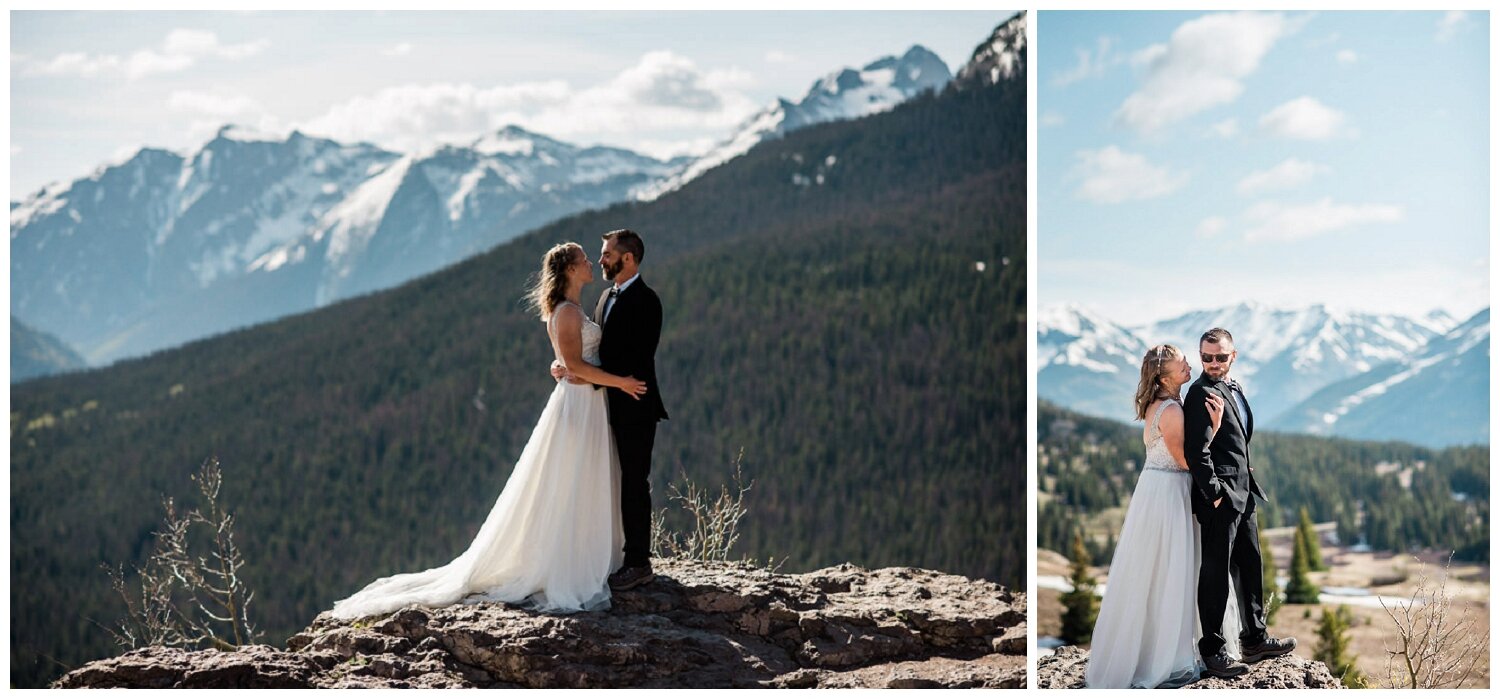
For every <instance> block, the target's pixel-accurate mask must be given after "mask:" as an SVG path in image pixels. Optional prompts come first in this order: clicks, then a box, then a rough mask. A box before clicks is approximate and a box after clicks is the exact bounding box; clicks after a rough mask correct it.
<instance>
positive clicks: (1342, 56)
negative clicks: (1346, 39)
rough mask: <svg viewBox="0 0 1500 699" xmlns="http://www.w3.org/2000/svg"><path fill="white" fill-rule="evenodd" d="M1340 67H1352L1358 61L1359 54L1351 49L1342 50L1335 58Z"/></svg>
mask: <svg viewBox="0 0 1500 699" xmlns="http://www.w3.org/2000/svg"><path fill="white" fill-rule="evenodd" d="M1335 57H1336V58H1337V59H1338V62H1339V63H1340V64H1341V65H1346V66H1347V65H1354V64H1355V63H1357V62H1358V61H1359V54H1357V53H1355V52H1354V51H1353V50H1351V49H1343V50H1341V51H1339V52H1338V54H1337V55H1336V56H1335Z"/></svg>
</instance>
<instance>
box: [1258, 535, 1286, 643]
mask: <svg viewBox="0 0 1500 699" xmlns="http://www.w3.org/2000/svg"><path fill="white" fill-rule="evenodd" d="M1255 516H1256V519H1258V520H1259V521H1258V522H1257V526H1256V528H1257V529H1258V530H1259V532H1260V552H1261V556H1260V560H1261V565H1260V572H1261V581H1260V588H1261V591H1262V593H1263V594H1264V598H1265V600H1266V624H1267V625H1270V624H1271V623H1273V622H1275V621H1276V612H1278V611H1280V610H1281V603H1282V595H1281V590H1279V589H1278V588H1277V587H1276V555H1275V552H1273V551H1272V550H1271V540H1270V539H1268V538H1266V519H1265V517H1264V516H1263V515H1262V513H1260V512H1256V513H1255Z"/></svg>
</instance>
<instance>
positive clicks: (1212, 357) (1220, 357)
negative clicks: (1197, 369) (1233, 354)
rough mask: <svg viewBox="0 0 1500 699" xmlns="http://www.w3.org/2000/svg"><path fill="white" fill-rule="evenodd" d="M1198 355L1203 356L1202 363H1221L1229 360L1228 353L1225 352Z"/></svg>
mask: <svg viewBox="0 0 1500 699" xmlns="http://www.w3.org/2000/svg"><path fill="white" fill-rule="evenodd" d="M1198 356H1200V357H1202V358H1203V363H1204V364H1210V363H1213V362H1218V363H1219V364H1223V363H1224V362H1227V361H1229V355H1227V354H1200V355H1198Z"/></svg>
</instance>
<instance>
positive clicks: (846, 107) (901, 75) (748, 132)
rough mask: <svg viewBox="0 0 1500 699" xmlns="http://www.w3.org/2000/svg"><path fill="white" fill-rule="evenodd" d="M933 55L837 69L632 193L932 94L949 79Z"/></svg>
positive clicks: (662, 187) (921, 52) (658, 191)
mask: <svg viewBox="0 0 1500 699" xmlns="http://www.w3.org/2000/svg"><path fill="white" fill-rule="evenodd" d="M952 77H953V76H952V73H950V72H949V70H948V66H947V64H945V63H943V61H942V59H940V58H938V56H937V54H934V53H933V52H931V51H929V50H927V49H926V48H923V47H922V46H912V47H911V48H910V49H908V50H907V51H906V53H904V54H902V55H901V56H900V57H899V58H898V57H895V56H885V57H882V58H878V59H876V60H874V61H871V62H870V63H868V64H866V65H865V67H864V68H862V69H860V70H855V69H853V68H842V69H840V70H836V71H833V72H831V73H828V74H827V75H825V76H823V77H822V78H819V79H817V80H815V81H814V82H813V84H812V86H811V87H809V88H808V89H807V93H806V94H804V95H803V96H802V99H801V100H799V101H797V102H792V101H790V100H787V99H784V98H778V99H776V100H775V101H773V102H772V103H771V104H769V105H767V106H766V107H765V108H764V109H762V110H761V111H759V112H756V113H755V114H753V115H751V116H750V118H748V119H746V120H745V121H743V122H741V123H740V125H739V126H738V127H736V128H735V131H734V134H733V135H731V136H730V137H729V138H727V139H725V140H723V141H721V142H719V144H718V145H716V146H714V147H713V148H712V149H710V150H709V151H708V152H707V153H704V154H703V155H702V156H700V157H698V158H697V159H695V160H692V161H691V162H688V163H686V164H684V165H682V166H681V167H679V168H678V169H677V171H676V172H674V173H672V175H671V176H669V177H667V178H666V179H664V180H662V181H660V182H652V183H649V184H647V185H646V186H643V187H641V188H639V189H638V190H636V192H635V193H634V194H635V198H637V199H640V200H646V201H649V200H651V199H655V198H657V197H659V196H661V195H663V194H666V193H667V192H670V191H673V190H675V189H677V188H679V187H681V186H683V185H684V184H687V183H688V182H689V181H691V180H693V179H696V178H697V177H698V176H700V175H702V174H703V173H705V172H708V171H709V170H712V169H713V168H715V167H718V166H719V165H722V164H724V163H726V162H728V161H730V160H732V159H734V158H736V157H739V156H740V155H743V154H745V153H746V152H748V151H749V150H750V149H751V148H754V147H755V146H756V145H757V144H759V143H761V142H762V141H767V140H771V139H775V138H781V137H782V136H785V135H786V134H788V133H791V132H793V131H796V130H797V129H800V128H804V127H807V126H811V125H813V124H821V123H823V122H828V121H835V120H839V119H856V118H859V117H863V116H868V115H871V114H876V113H878V112H883V111H886V110H888V109H890V108H892V107H895V106H896V105H897V104H900V103H901V102H904V101H906V100H908V99H910V98H912V97H914V96H916V95H917V94H920V93H921V92H922V91H924V90H938V89H942V87H943V86H944V85H946V84H948V81H949V80H951V79H952Z"/></svg>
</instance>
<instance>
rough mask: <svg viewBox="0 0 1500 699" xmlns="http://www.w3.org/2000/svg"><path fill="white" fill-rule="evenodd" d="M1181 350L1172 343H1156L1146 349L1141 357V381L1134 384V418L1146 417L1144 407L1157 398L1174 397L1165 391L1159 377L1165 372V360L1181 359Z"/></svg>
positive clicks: (1149, 405)
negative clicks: (1144, 354)
mask: <svg viewBox="0 0 1500 699" xmlns="http://www.w3.org/2000/svg"><path fill="white" fill-rule="evenodd" d="M1181 358H1182V350H1180V349H1177V347H1176V346H1174V345H1157V346H1155V347H1152V348H1151V349H1149V350H1146V356H1145V357H1143V358H1142V359H1141V382H1140V383H1138V384H1136V386H1135V419H1137V420H1144V419H1146V408H1149V407H1151V404H1152V403H1155V402H1156V400H1157V399H1158V398H1176V397H1177V396H1174V395H1172V394H1171V393H1169V392H1167V389H1166V387H1165V386H1163V385H1162V383H1161V379H1162V377H1163V376H1166V374H1167V362H1170V361H1172V360H1173V359H1181Z"/></svg>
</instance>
